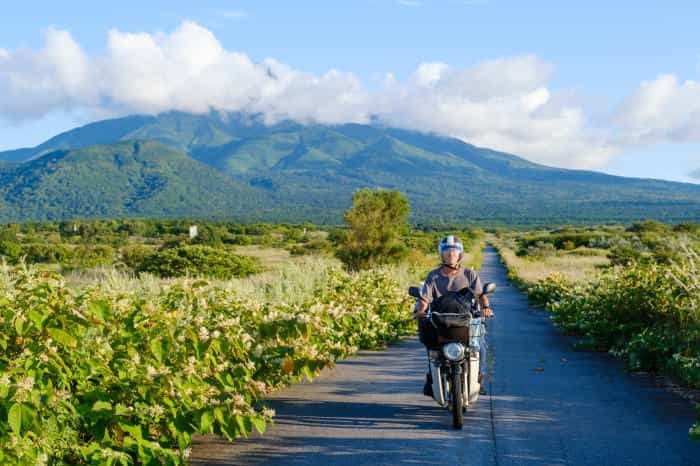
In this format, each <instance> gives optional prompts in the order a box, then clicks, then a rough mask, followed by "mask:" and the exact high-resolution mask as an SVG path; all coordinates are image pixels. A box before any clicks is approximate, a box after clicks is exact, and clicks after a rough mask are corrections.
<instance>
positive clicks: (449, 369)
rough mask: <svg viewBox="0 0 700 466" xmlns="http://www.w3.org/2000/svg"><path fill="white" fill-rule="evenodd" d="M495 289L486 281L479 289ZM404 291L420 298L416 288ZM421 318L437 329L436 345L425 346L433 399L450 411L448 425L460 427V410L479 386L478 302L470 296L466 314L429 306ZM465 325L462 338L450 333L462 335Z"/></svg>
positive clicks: (475, 397)
mask: <svg viewBox="0 0 700 466" xmlns="http://www.w3.org/2000/svg"><path fill="white" fill-rule="evenodd" d="M495 290H496V284H495V283H487V284H486V285H484V289H483V291H482V292H483V293H484V294H488V293H493V292H494V291H495ZM459 293H462V294H467V293H470V294H471V291H470V290H469V289H468V288H465V289H463V290H461V291H460V292H459ZM408 294H409V295H411V296H413V297H414V298H420V290H419V288H418V287H415V286H412V287H410V288H409V289H408ZM425 318H426V319H428V321H429V322H430V324H431V325H433V326H435V328H436V329H438V330H439V331H440V332H439V336H438V344H437V345H435V346H432V347H429V348H428V357H429V361H430V374H431V377H432V389H433V399H434V400H435V401H436V402H437V404H438V405H439V406H440V407H443V408H445V407H446V408H447V409H448V410H450V411H451V412H452V426H453V427H454V428H456V429H461V428H462V426H463V425H464V412H465V411H466V410H467V409H468V408H469V407H470V406H471V404H472V403H475V402H476V401H477V400H478V399H479V390H480V389H481V384H480V383H479V364H480V361H479V346H480V342H479V340H480V337H481V336H483V334H484V333H483V332H484V326H483V322H482V317H481V305H480V304H479V302H478V300H477V299H476V298H474V297H472V298H471V312H470V313H468V314H466V315H465V314H448V313H440V312H437V311H434V310H432V309H431V307H430V306H429V307H428V309H427V311H426V316H425ZM465 327H466V328H467V329H468V333H467V335H468V336H467V337H466V338H464V337H463V336H462V337H456V336H452V337H451V336H450V334H452V335H464V333H465V332H464V331H463V330H464V328H465ZM450 330H457V331H456V332H455V331H453V332H450Z"/></svg>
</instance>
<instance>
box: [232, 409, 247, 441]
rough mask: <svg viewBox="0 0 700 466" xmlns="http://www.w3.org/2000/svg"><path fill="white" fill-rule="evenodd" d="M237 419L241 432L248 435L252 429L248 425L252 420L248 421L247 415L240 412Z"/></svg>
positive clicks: (245, 435)
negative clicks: (244, 415)
mask: <svg viewBox="0 0 700 466" xmlns="http://www.w3.org/2000/svg"><path fill="white" fill-rule="evenodd" d="M235 419H236V424H238V428H239V429H240V431H241V434H243V436H244V437H247V436H248V432H250V429H249V428H248V426H249V425H250V420H248V422H246V420H247V419H246V418H245V417H243V416H241V415H240V414H236V416H235Z"/></svg>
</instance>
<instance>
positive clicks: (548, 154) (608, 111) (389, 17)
mask: <svg viewBox="0 0 700 466" xmlns="http://www.w3.org/2000/svg"><path fill="white" fill-rule="evenodd" d="M653 3H654V4H652V2H646V3H645V2H628V1H619V2H597V1H589V2H577V5H573V2H550V1H533V2H522V1H520V2H516V1H496V0H494V1H489V0H483V1H482V0H465V1H459V0H451V1H450V0H443V1H437V0H436V1H429V0H425V1H413V0H402V1H395V0H357V1H352V2H350V1H343V2H340V1H333V2H329V1H325V2H322V1H314V2H311V1H297V2H265V1H257V2H248V1H228V2H224V1H218V2H206V1H202V2H198V4H197V5H196V6H195V5H194V3H193V2H184V1H169V2H158V1H149V2H143V1H142V2H133V1H130V0H123V1H121V2H118V3H112V4H102V5H100V4H98V2H70V1H66V2H60V3H48V2H47V3H45V4H41V5H38V4H31V3H30V2H24V3H20V2H13V3H11V4H9V5H6V6H5V8H4V9H5V12H4V16H5V21H3V27H2V28H1V29H0V49H2V50H0V86H4V87H5V91H4V92H3V90H2V87H0V105H1V104H3V102H4V103H5V104H4V105H3V106H4V107H5V109H4V110H3V109H2V108H0V149H8V148H15V147H19V146H32V145H36V144H38V143H40V142H42V141H43V140H45V139H46V138H48V137H50V136H52V135H54V134H56V133H58V132H60V131H63V130H66V129H69V128H71V127H73V126H75V125H78V124H83V123H85V122H87V121H90V120H93V119H99V118H102V117H108V116H118V115H121V114H126V113H136V112H151V113H152V112H156V111H161V110H164V109H166V108H167V107H168V106H169V105H170V103H171V102H174V103H173V105H174V106H175V107H176V108H180V109H183V110H189V109H194V110H196V109H197V108H199V102H198V101H197V99H202V101H203V102H205V103H209V104H212V102H213V103H214V104H216V102H219V101H221V102H222V107H223V108H224V109H227V110H239V109H241V108H254V109H256V110H261V109H262V110H263V111H266V112H269V113H270V115H276V116H277V117H284V116H289V117H298V118H300V119H316V120H320V121H326V122H331V123H332V122H338V121H344V120H352V121H362V119H363V118H366V116H367V115H368V114H370V113H372V114H380V115H382V116H383V118H384V119H385V120H386V121H387V123H389V124H395V125H398V126H406V127H410V128H414V129H425V130H430V131H437V132H444V133H445V134H450V135H452V136H455V137H460V138H462V139H465V140H468V141H470V142H474V143H476V144H477V145H486V146H491V147H495V148H497V149H501V150H507V151H510V152H513V153H516V154H518V155H522V156H525V157H526V158H529V159H532V160H535V161H538V162H541V163H546V164H550V165H558V166H569V167H574V168H591V169H595V170H601V171H606V172H610V173H615V174H621V175H627V176H641V177H654V178H665V179H673V180H680V181H696V182H700V180H693V179H692V178H691V177H689V176H688V174H689V173H690V172H691V171H694V170H697V169H698V168H700V157H699V156H700V150H699V149H700V124H698V123H694V122H696V121H698V120H700V118H698V117H699V116H700V90H699V88H698V86H700V84H698V82H700V33H699V32H698V28H697V24H696V23H697V18H698V17H700V4H698V3H697V2H691V1H687V2H683V1H674V2H665V3H664V4H662V3H661V2H653ZM183 24H188V25H192V26H183ZM110 30H112V31H118V32H119V33H120V34H122V35H121V36H118V37H115V38H113V39H115V43H118V44H121V46H123V47H127V46H126V45H124V44H126V43H127V42H128V41H127V40H126V38H131V37H132V36H128V33H142V35H143V36H148V37H149V38H151V39H153V40H154V41H155V42H157V43H158V46H159V47H161V48H162V50H165V51H166V52H168V51H172V50H173V47H175V45H173V44H180V45H181V43H182V41H176V40H175V37H176V36H177V37H182V38H184V39H183V40H186V41H189V43H195V44H199V43H200V42H198V40H200V39H201V40H202V41H203V42H201V43H202V44H203V45H202V47H203V50H205V48H206V47H209V50H211V54H210V55H211V57H212V58H211V63H215V64H218V65H217V68H216V69H219V70H221V69H224V68H225V70H226V72H228V73H230V74H231V75H232V76H235V80H236V81H235V86H236V87H237V88H241V89H242V88H246V89H249V90H248V91H246V92H243V91H241V92H242V93H241V94H236V95H231V94H230V93H229V92H228V91H226V90H223V89H222V90H220V91H219V93H216V92H213V91H212V93H210V94H207V95H201V92H199V91H198V90H197V88H199V89H201V88H202V87H204V88H210V87H212V86H213V85H212V83H211V82H210V81H208V79H209V78H208V77H207V76H210V75H211V73H210V71H207V70H211V69H212V68H206V67H204V65H202V66H203V68H202V70H204V71H202V75H205V76H204V77H203V76H201V75H198V76H193V77H191V79H190V80H189V81H188V83H191V86H192V88H188V87H187V84H183V83H182V82H172V81H171V80H170V78H169V77H162V76H158V73H157V71H158V70H155V71H154V70H141V68H139V66H140V62H138V60H142V61H145V60H148V59H150V58H149V57H152V56H153V55H148V54H146V55H140V54H138V53H132V54H131V55H133V60H134V61H136V64H134V63H131V62H128V59H124V58H123V57H122V59H117V58H115V56H116V55H118V52H115V50H117V46H115V45H114V44H112V45H111V46H110V45H108V34H109V31H110ZM178 31H180V33H181V34H178ZM209 35H211V37H213V38H214V39H213V40H214V43H212V41H211V40H209V39H207V37H209ZM168 37H169V38H170V39H168ZM119 38H121V39H124V40H121V41H120V40H117V39H119ZM142 38H143V37H142ZM171 39H172V40H171ZM159 41H160V42H159ZM146 43H147V42H144V41H141V42H139V43H138V44H137V45H138V46H140V47H141V46H144V44H146ZM50 44H54V45H53V46H50ZM71 44H73V45H75V47H76V48H78V49H79V52H76V54H73V55H68V56H67V57H66V56H64V55H65V54H63V53H62V52H61V51H62V50H63V49H64V48H66V47H68V48H70V46H71ZM129 44H131V42H129ZM217 44H218V45H217ZM218 46H220V47H221V49H222V50H223V51H224V52H226V53H233V52H237V53H239V54H242V55H243V56H244V57H245V58H246V59H248V60H249V61H250V62H251V63H252V65H251V64H249V63H247V62H246V63H244V64H243V65H241V64H240V63H237V62H236V59H233V58H231V56H230V55H225V56H224V52H219V51H217V47H218ZM129 47H131V45H129ZM47 49H50V50H49V51H50V52H51V55H50V54H48V52H47V53H43V52H42V50H47ZM194 49H195V51H194V52H193V51H192V50H187V51H178V52H175V53H174V54H175V56H177V57H180V56H181V55H182V54H184V53H194V54H196V53H197V52H196V49H197V47H194ZM119 50H123V49H119ZM128 50H129V52H130V53H131V51H132V50H133V49H128ZM159 50H160V49H159ZM42 53H43V54H42ZM144 53H145V52H144ZM158 53H160V52H158ZM168 53H169V52H168ZM49 55H50V56H49ZM204 55H206V54H204ZM76 56H77V57H78V58H80V57H82V58H81V59H80V60H79V63H81V64H82V65H81V66H83V67H84V68H85V69H86V70H88V71H85V73H83V74H81V75H80V76H79V77H75V76H73V75H70V76H69V77H68V78H66V77H65V72H64V73H63V74H60V72H58V73H59V74H58V75H56V76H57V77H52V75H51V73H52V72H53V71H51V70H54V69H57V68H60V67H61V66H65V69H68V70H72V69H75V66H74V65H73V64H72V63H73V62H72V61H70V60H75V59H76ZM3 57H4V58H3ZM47 57H48V58H47ZM268 58H272V59H274V62H275V63H279V64H281V65H283V67H280V68H275V66H277V65H267V66H268V67H269V66H273V68H274V69H275V70H276V73H277V74H279V73H281V75H282V76H287V75H286V74H285V73H288V75H289V76H293V77H294V80H293V82H294V83H295V84H294V85H293V86H288V87H284V88H281V87H280V85H279V83H272V84H274V85H273V86H272V87H271V88H270V89H271V90H270V92H269V94H270V96H271V97H270V96H268V97H261V95H259V93H258V91H257V90H256V89H255V85H254V84H255V83H256V82H257V81H256V79H259V78H258V77H257V76H258V75H257V74H256V71H255V69H254V68H255V65H256V64H260V63H262V62H263V61H264V60H265V59H268ZM3 60H4V61H3ZM47 60H48V61H49V62H50V63H51V64H52V65H51V66H49V65H46V61H47ZM55 60H63V61H61V62H60V63H63V64H64V65H60V66H59V65H56V66H54V65H53V63H56V62H55ZM125 60H126V61H125ZM178 60H179V59H168V61H167V64H168V66H171V65H172V68H167V69H170V70H172V72H173V73H181V72H182V71H180V68H177V66H184V65H182V60H179V61H178ZM233 62H236V63H233ZM104 63H109V66H106V65H104ZM164 63H166V62H164ZM187 63H189V62H187ZM211 63H207V64H206V66H210V65H211ZM47 66H48V68H47ZM134 66H136V67H137V68H138V69H139V70H141V71H139V72H143V74H144V81H143V83H141V84H140V85H141V87H143V88H149V86H153V87H154V88H161V89H167V90H168V91H167V92H164V95H163V97H162V99H160V100H154V98H151V97H150V96H143V95H136V94H135V93H134V91H133V88H132V87H133V86H137V87H138V86H139V83H138V82H134V80H132V79H126V78H124V76H125V75H126V74H127V71H124V70H129V72H130V73H131V75H133V74H134V73H133V70H134V69H135V68H134ZM241 67H243V68H241ZM251 67H252V68H251ZM47 70H49V71H47ZM329 70H338V71H339V72H340V73H341V74H340V75H336V74H333V73H331V75H328V72H329ZM258 71H259V70H258ZM41 73H46V79H47V80H52V79H54V81H60V82H61V83H62V84H61V85H56V84H55V83H54V82H53V81H52V82H51V83H50V85H48V87H49V90H47V84H46V82H43V81H41V82H40V81H39V80H35V81H36V82H34V81H32V84H31V85H27V87H26V88H25V87H24V86H20V87H18V85H17V80H18V79H19V80H21V79H27V80H28V81H31V79H29V78H30V77H36V76H37V75H38V74H41ZM222 73H223V71H222ZM3 75H4V76H3ZM10 76H12V77H13V78H12V79H14V81H12V82H13V83H14V84H12V85H10V84H8V82H10V81H9V80H10ZM25 76H26V78H25ZM87 76H89V78H88V77H87ZM388 76H390V78H388ZM662 77H665V78H662ZM158 79H164V80H165V81H162V82H161V81H159V80H158ZM245 79H248V80H249V81H244V80H245ZM319 80H320V81H321V83H320V84H319ZM387 80H389V81H390V83H389V84H387V82H388V81H387ZM98 81H99V83H100V84H97V82H98ZM290 82H292V79H291V78H290ZM644 82H646V83H647V85H646V86H642V83H644ZM91 84H94V86H91ZM268 84H269V83H268ZM99 86H105V89H102V90H96V89H97V87H99ZM106 86H110V88H109V89H107V87H106ZM129 86H132V87H129ZM344 86H346V87H348V88H351V89H352V91H351V92H349V93H348V97H347V98H345V99H339V100H334V101H333V102H334V103H333V104H332V105H331V104H329V105H328V107H327V108H324V109H323V111H322V112H318V111H316V109H315V108H314V109H309V108H308V107H310V106H311V107H317V106H318V105H306V104H305V102H307V101H308V102H312V103H316V102H321V103H326V102H328V101H329V98H332V97H333V96H335V95H337V94H339V93H341V92H343V89H344V88H345V87H344ZM91 87H92V88H93V89H91ZM114 89H121V91H115V90H114ZM273 99H274V100H273ZM331 100H332V99H331ZM451 100H453V101H454V102H457V103H458V104H456V105H454V106H453V105H450V102H451ZM251 102H253V103H251ZM281 102H285V103H281ZM286 102H295V104H294V105H292V104H291V103H286ZM348 102H350V104H348ZM377 102H379V103H377ZM523 102H525V104H524V103H523ZM246 105H248V106H251V105H252V107H245V106H246ZM433 112H434V114H435V115H437V116H436V117H435V118H432V117H431V115H432V114H433ZM271 118H272V117H271ZM479 120H483V121H481V122H479ZM484 121H485V123H484ZM477 123H478V124H477Z"/></svg>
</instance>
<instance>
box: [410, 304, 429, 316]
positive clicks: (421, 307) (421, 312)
mask: <svg viewBox="0 0 700 466" xmlns="http://www.w3.org/2000/svg"><path fill="white" fill-rule="evenodd" d="M426 309H428V302H427V301H424V300H423V299H417V300H416V305H415V306H414V307H413V316H414V317H415V318H420V317H423V316H425V310H426Z"/></svg>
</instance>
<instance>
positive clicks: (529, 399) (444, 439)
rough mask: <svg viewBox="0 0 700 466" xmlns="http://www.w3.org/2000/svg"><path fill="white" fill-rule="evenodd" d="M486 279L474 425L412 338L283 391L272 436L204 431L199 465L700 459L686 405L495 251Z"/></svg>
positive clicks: (487, 258)
mask: <svg viewBox="0 0 700 466" xmlns="http://www.w3.org/2000/svg"><path fill="white" fill-rule="evenodd" d="M481 275H482V277H483V278H484V280H485V281H495V282H496V283H497V284H498V290H497V291H496V293H495V294H494V295H492V298H491V302H492V303H493V307H494V311H495V313H496V318H495V319H492V320H491V322H489V337H488V338H489V342H490V356H489V358H488V363H489V369H490V372H491V381H490V382H489V383H488V384H487V388H488V392H489V394H488V395H486V396H483V397H482V398H481V400H480V401H479V402H478V406H476V407H475V408H474V409H473V410H471V411H469V412H468V413H467V415H466V418H465V427H464V430H462V431H457V430H453V429H451V428H450V417H449V413H448V411H447V410H443V409H440V408H438V407H437V406H436V405H435V403H434V402H433V401H432V400H431V399H429V398H427V397H424V396H422V394H421V389H422V385H423V377H424V373H425V372H424V371H425V365H426V362H425V359H424V358H425V356H424V350H423V348H422V345H421V344H420V343H419V342H418V341H417V340H416V339H411V340H408V341H404V342H402V343H399V344H396V345H392V346H391V347H390V348H389V349H388V350H386V351H363V352H361V353H360V354H359V355H357V356H356V357H353V358H351V359H349V360H347V361H344V362H341V363H339V364H338V365H337V366H336V368H335V369H333V370H332V371H324V373H323V374H322V376H321V377H319V378H317V379H316V380H314V381H313V382H312V383H302V384H298V385H296V386H294V387H291V388H289V389H286V390H283V391H281V392H279V393H277V394H276V395H275V396H274V397H272V398H271V399H270V400H269V404H270V406H271V407H273V408H274V409H275V410H276V411H277V416H276V425H275V426H274V427H273V428H271V429H270V430H268V432H266V433H265V435H264V436H262V437H260V436H253V437H251V438H249V439H242V440H237V441H236V442H234V443H228V442H227V441H226V440H225V439H222V438H217V437H214V436H200V437H195V444H194V447H193V452H192V457H191V460H192V462H193V464H212V465H213V464H218V465H221V464H241V465H249V464H273V465H294V464H312V465H330V464H339V465H353V466H359V465H376V464H392V465H394V464H413V465H423V464H439V465H445V464H469V465H477V464H485V465H491V464H492V465H501V466H503V465H542V464H549V465H565V464H566V465H595V466H602V465H614V466H620V465H634V466H641V465H664V466H670V465H700V442H695V443H693V442H691V441H690V440H689V438H688V435H687V432H688V427H689V426H690V425H691V424H692V422H693V417H694V415H693V409H692V406H691V405H690V404H689V402H688V401H686V400H684V399H682V398H680V397H679V396H677V395H675V394H672V393H669V392H667V391H665V390H664V389H662V388H658V387H656V386H655V385H654V383H653V381H652V380H650V379H649V378H647V377H635V376H633V375H629V374H627V373H625V372H624V370H623V368H622V365H621V364H620V362H619V361H617V360H615V359H613V358H612V357H610V356H609V355H608V354H605V353H587V352H576V351H574V350H573V349H572V347H571V343H572V342H573V340H572V339H571V338H569V337H566V336H563V335H562V334H561V333H560V332H559V331H558V330H557V329H556V328H555V327H554V326H552V324H551V323H550V322H549V320H548V318H547V315H546V314H545V313H544V312H542V311H540V310H537V309H534V308H532V307H530V306H528V302H527V298H526V297H525V295H524V294H523V293H522V292H520V291H519V290H518V289H517V288H515V287H514V286H513V285H512V284H511V283H510V282H509V281H508V279H507V275H506V270H505V269H504V267H503V266H502V265H501V264H500V263H499V260H498V256H497V254H496V253H495V251H494V250H493V249H490V248H489V249H488V250H487V251H486V253H485V254H484V263H483V266H482V269H481Z"/></svg>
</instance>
